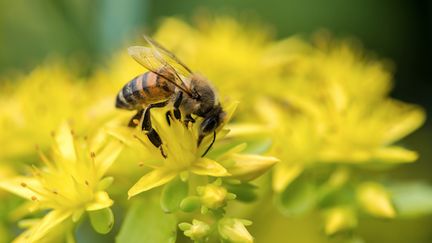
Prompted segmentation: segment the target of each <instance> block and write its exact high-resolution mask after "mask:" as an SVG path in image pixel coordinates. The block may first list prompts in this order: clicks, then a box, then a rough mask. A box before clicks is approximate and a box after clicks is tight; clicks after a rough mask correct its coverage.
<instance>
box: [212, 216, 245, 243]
mask: <svg viewBox="0 0 432 243" xmlns="http://www.w3.org/2000/svg"><path fill="white" fill-rule="evenodd" d="M251 224H252V222H251V221H248V220H244V219H235V218H224V219H221V220H220V221H219V224H218V231H219V235H220V236H221V238H222V239H224V240H226V241H228V242H235V243H251V242H253V237H252V235H251V234H250V233H249V231H247V229H246V227H245V225H246V226H248V225H251Z"/></svg>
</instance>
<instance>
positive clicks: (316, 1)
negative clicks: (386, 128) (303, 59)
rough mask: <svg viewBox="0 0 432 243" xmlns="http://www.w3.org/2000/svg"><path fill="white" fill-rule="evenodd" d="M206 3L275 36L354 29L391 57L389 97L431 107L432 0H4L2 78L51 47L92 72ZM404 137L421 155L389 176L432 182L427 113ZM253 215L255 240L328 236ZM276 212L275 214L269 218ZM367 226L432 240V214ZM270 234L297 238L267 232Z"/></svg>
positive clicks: (392, 237) (395, 237)
mask: <svg viewBox="0 0 432 243" xmlns="http://www.w3.org/2000/svg"><path fill="white" fill-rule="evenodd" d="M200 11H201V12H202V11H204V12H207V13H210V14H216V15H217V14H224V15H233V16H236V17H238V18H239V19H240V20H243V21H248V22H249V21H253V22H259V23H264V24H266V25H268V26H270V27H271V28H272V30H273V34H274V37H275V38H283V37H287V36H290V35H292V34H301V35H303V36H305V37H306V38H307V37H308V36H309V35H310V34H313V33H314V32H315V31H317V30H320V29H323V28H324V29H328V30H330V31H331V32H332V33H333V35H334V36H336V37H354V38H357V39H358V40H359V41H361V42H362V43H363V45H364V47H365V49H367V50H369V51H371V52H373V53H375V54H376V55H378V56H380V57H385V58H389V59H390V60H392V61H393V63H394V65H395V88H394V90H393V93H392V96H393V97H395V98H398V99H401V100H403V101H407V102H411V103H416V104H420V105H422V106H423V107H424V108H425V109H426V110H427V112H428V114H432V82H431V78H430V77H431V74H432V73H431V72H432V71H431V70H432V67H431V63H432V62H431V60H432V38H431V33H432V16H431V13H432V4H431V2H430V1H427V0H424V1H420V0H418V1H409V0H379V1H376V0H351V1H344V0H327V1H322V0H305V1H294V0H285V1H278V0H266V1H259V0H229V1H223V0H210V1H199V0H189V1H186V0H185V1H178V0H177V1H175V0H165V1H157V0H147V1H143V0H123V1H118V0H93V1H88V0H69V1H66V0H41V1H30V0H14V1H10V0H0V77H2V76H3V77H4V76H9V75H13V74H15V73H21V72H28V71H29V70H31V69H32V68H34V67H35V66H37V65H38V64H40V63H41V62H42V61H44V60H46V59H47V58H50V57H52V56H60V57H64V58H66V59H68V60H74V61H76V62H79V63H80V64H81V65H80V66H81V67H85V69H84V70H81V71H83V74H86V73H88V72H91V71H92V69H93V68H95V67H99V66H103V65H104V64H105V63H106V62H107V60H108V59H109V57H110V55H111V54H112V53H114V52H116V51H119V49H120V48H121V47H123V46H125V45H127V44H128V43H130V42H132V40H133V39H135V38H136V36H137V35H138V34H140V33H149V32H150V33H151V32H152V30H154V29H155V28H156V27H157V24H158V23H159V21H160V20H161V19H162V18H163V17H167V16H177V17H180V18H183V19H185V20H187V21H191V22H192V20H193V18H194V16H196V14H197V13H198V12H200ZM179 38H181V37H179ZM71 68H72V67H71ZM402 143H404V144H405V145H406V146H408V147H410V148H412V149H415V150H418V151H419V152H420V154H421V159H420V160H419V161H418V162H417V163H415V164H410V165H403V166H400V167H399V168H398V169H396V170H395V171H393V172H392V173H393V174H392V176H394V177H397V178H401V179H406V180H423V181H427V182H429V183H432V124H431V122H430V120H428V121H427V122H426V124H425V126H423V128H421V129H420V130H418V131H417V132H415V133H414V134H412V135H411V136H409V137H408V138H406V139H405V140H403V141H402ZM272 215H273V216H272ZM255 217H256V219H255V220H254V221H255V225H254V226H253V227H252V229H253V231H255V232H256V233H255V235H256V237H257V240H258V242H316V241H319V240H322V241H327V239H325V238H324V236H321V235H320V232H319V224H318V223H314V222H311V221H310V220H308V219H307V218H306V219H301V220H288V219H285V218H282V217H281V216H277V213H276V212H273V210H272V209H268V210H267V211H266V210H263V211H262V212H258V213H257V215H255ZM269 217H274V218H272V221H271V222H273V223H272V224H269V223H268V222H269V220H268V219H269ZM266 219H267V220H266ZM260 220H261V222H262V223H261V224H260ZM278 232H279V233H278ZM311 232H316V234H311ZM360 233H361V234H362V235H363V236H365V240H366V242H432V218H431V217H429V218H428V217H425V218H422V219H415V220H414V219H413V220H396V221H382V220H367V221H365V222H362V223H361V224H360ZM268 235H275V236H277V235H279V236H281V235H285V236H287V235H292V238H289V237H284V238H274V239H272V241H269V238H267V237H268Z"/></svg>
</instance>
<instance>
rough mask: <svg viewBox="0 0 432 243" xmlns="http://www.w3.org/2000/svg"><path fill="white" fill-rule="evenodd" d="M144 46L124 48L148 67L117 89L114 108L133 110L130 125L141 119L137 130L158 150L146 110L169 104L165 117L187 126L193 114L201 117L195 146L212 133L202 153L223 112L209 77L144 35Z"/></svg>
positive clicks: (220, 120) (157, 143)
mask: <svg viewBox="0 0 432 243" xmlns="http://www.w3.org/2000/svg"><path fill="white" fill-rule="evenodd" d="M144 39H145V40H146V42H147V44H148V46H132V47H129V48H128V52H129V55H130V56H132V57H133V58H134V59H135V60H136V61H137V62H138V63H140V64H141V65H142V66H144V67H145V68H146V69H148V70H149V71H148V72H145V73H143V74H141V75H139V76H137V77H135V78H134V79H132V80H131V81H129V82H128V83H126V84H125V85H124V86H123V88H122V89H121V90H120V91H119V92H118V94H117V97H116V103H115V105H116V107H117V108H120V109H126V110H137V113H136V115H135V116H133V117H132V119H131V121H130V122H129V126H130V127H135V126H137V125H138V123H139V122H137V121H139V120H140V119H141V118H142V119H143V122H142V125H141V129H142V130H143V131H146V135H147V137H148V139H149V140H150V142H151V143H152V144H153V145H154V146H155V147H157V148H159V149H160V150H161V153H162V155H163V156H164V157H166V155H165V153H164V151H163V149H162V146H161V145H162V141H161V138H160V136H159V134H158V133H157V132H156V131H155V130H154V129H153V127H152V124H151V119H150V110H151V109H152V108H157V107H165V106H167V105H169V104H170V105H172V106H173V109H172V110H169V111H168V112H167V113H166V119H167V122H168V124H170V119H173V116H174V118H175V119H178V120H181V119H182V114H183V116H184V118H183V120H182V121H183V122H184V123H185V124H186V125H187V124H188V123H189V122H192V123H194V122H195V119H194V118H193V117H192V115H194V116H196V117H202V118H203V120H202V122H201V124H200V125H199V135H198V141H197V146H199V145H200V144H201V142H202V140H203V138H204V137H206V136H207V135H209V134H212V133H213V140H212V142H211V144H210V145H209V147H208V148H207V149H206V151H205V152H204V153H203V154H202V156H204V155H205V154H207V152H208V151H209V150H210V148H211V146H212V145H213V143H214V141H215V139H216V129H217V128H218V127H219V126H220V125H221V124H222V122H223V120H224V118H225V115H226V114H225V112H224V110H223V109H222V106H221V105H220V102H219V101H218V99H217V95H216V92H215V90H214V88H213V87H212V85H211V84H210V82H209V80H208V79H207V78H205V77H204V76H201V75H199V74H197V73H195V72H192V71H191V69H189V68H188V67H187V66H186V65H185V64H184V63H183V62H182V61H180V59H178V58H177V57H176V56H175V55H174V54H173V53H171V52H170V51H168V50H167V49H166V48H164V47H163V46H162V45H161V44H159V43H157V42H156V41H154V40H152V39H151V38H149V37H147V36H144Z"/></svg>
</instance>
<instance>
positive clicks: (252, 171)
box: [227, 154, 279, 181]
mask: <svg viewBox="0 0 432 243" xmlns="http://www.w3.org/2000/svg"><path fill="white" fill-rule="evenodd" d="M229 159H230V160H232V161H234V162H233V164H232V165H230V166H228V167H227V170H228V173H230V174H231V176H232V177H233V178H237V179H240V180H242V181H250V180H253V179H255V178H257V177H259V176H261V175H262V174H264V173H265V172H266V171H268V170H269V169H270V168H271V167H272V166H273V165H274V164H276V163H277V162H278V161H279V160H278V159H276V158H274V157H269V156H261V155H255V154H232V155H231V156H229Z"/></svg>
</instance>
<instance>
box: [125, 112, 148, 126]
mask: <svg viewBox="0 0 432 243" xmlns="http://www.w3.org/2000/svg"><path fill="white" fill-rule="evenodd" d="M143 113H144V109H140V110H138V111H137V113H136V114H135V115H134V116H133V117H132V118H131V119H130V121H129V123H128V127H136V126H138V124H139V122H140V120H141V117H142V115H143Z"/></svg>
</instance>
